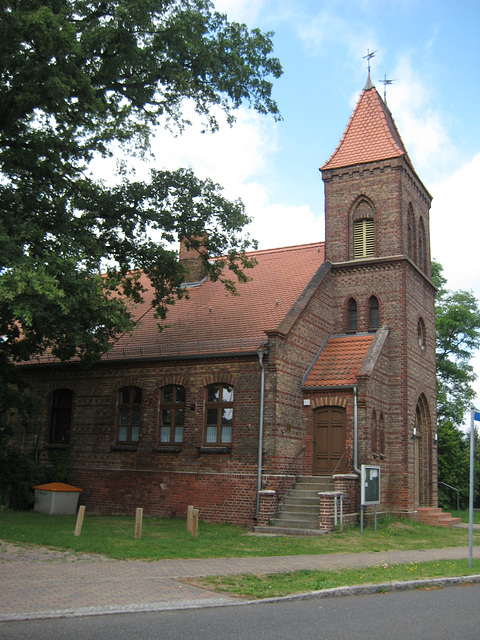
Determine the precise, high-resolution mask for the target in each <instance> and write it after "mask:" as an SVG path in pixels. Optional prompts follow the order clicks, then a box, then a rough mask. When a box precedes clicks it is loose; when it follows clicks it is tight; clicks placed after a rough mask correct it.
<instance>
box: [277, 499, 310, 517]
mask: <svg viewBox="0 0 480 640" xmlns="http://www.w3.org/2000/svg"><path fill="white" fill-rule="evenodd" d="M286 511H288V512H296V513H310V514H312V515H314V514H316V515H317V516H318V512H319V507H318V500H317V503H316V504H299V503H297V502H288V503H287V502H286V501H284V502H283V503H282V504H281V505H280V507H279V512H280V513H283V512H286Z"/></svg>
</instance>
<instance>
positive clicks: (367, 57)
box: [363, 49, 377, 73]
mask: <svg viewBox="0 0 480 640" xmlns="http://www.w3.org/2000/svg"><path fill="white" fill-rule="evenodd" d="M376 53H377V52H376V51H372V53H370V49H367V55H366V56H363V59H364V60H365V58H366V59H367V69H368V73H370V60H371V59H372V58H373V57H374V56H375V54H376Z"/></svg>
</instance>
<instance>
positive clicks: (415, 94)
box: [387, 57, 458, 178]
mask: <svg viewBox="0 0 480 640" xmlns="http://www.w3.org/2000/svg"><path fill="white" fill-rule="evenodd" d="M392 76H393V78H395V82H394V84H393V85H392V86H391V87H389V90H388V94H387V101H388V106H389V107H390V108H391V110H392V112H393V113H394V114H395V121H396V124H397V126H398V129H399V131H401V134H402V139H403V141H404V143H405V146H406V147H407V149H408V152H409V154H410V156H411V158H412V160H413V163H414V165H415V168H416V169H417V171H418V172H419V173H421V174H422V175H423V176H424V177H425V176H427V178H428V176H432V177H433V176H434V175H438V173H439V172H440V173H445V171H446V170H448V167H451V166H453V165H454V164H455V163H456V162H458V152H457V151H456V149H455V146H454V144H453V142H452V140H451V139H450V137H449V134H448V127H447V124H446V122H445V117H444V116H443V114H441V113H439V112H437V111H435V110H434V109H432V108H431V106H429V105H430V104H432V102H434V98H433V97H432V95H431V94H430V91H429V89H428V87H427V86H426V85H425V84H424V83H422V82H421V81H420V80H419V79H418V76H417V75H416V74H415V73H414V71H413V69H412V67H411V64H410V60H409V59H408V57H403V58H401V60H400V61H399V63H398V65H397V67H396V69H395V71H394V73H393V74H392Z"/></svg>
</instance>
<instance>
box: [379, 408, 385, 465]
mask: <svg viewBox="0 0 480 640" xmlns="http://www.w3.org/2000/svg"><path fill="white" fill-rule="evenodd" d="M378 448H379V452H380V455H381V456H384V455H385V421H384V419H383V413H381V414H380V420H379V421H378Z"/></svg>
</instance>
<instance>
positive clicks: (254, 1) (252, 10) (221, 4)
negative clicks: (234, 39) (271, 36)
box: [214, 0, 264, 24]
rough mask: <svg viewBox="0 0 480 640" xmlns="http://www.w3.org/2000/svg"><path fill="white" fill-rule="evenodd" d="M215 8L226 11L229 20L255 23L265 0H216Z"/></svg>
mask: <svg viewBox="0 0 480 640" xmlns="http://www.w3.org/2000/svg"><path fill="white" fill-rule="evenodd" d="M214 4H215V9H216V10H217V11H219V12H220V13H226V14H227V17H228V19H229V20H232V21H235V22H242V23H243V22H246V23H247V24H252V23H254V22H255V21H256V20H257V18H258V15H259V13H260V11H261V10H262V7H263V4H264V3H263V0H214Z"/></svg>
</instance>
